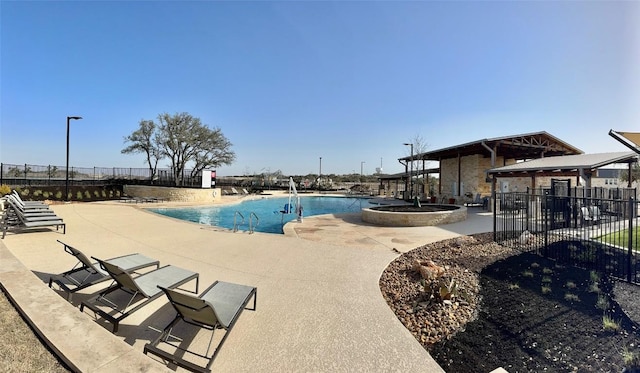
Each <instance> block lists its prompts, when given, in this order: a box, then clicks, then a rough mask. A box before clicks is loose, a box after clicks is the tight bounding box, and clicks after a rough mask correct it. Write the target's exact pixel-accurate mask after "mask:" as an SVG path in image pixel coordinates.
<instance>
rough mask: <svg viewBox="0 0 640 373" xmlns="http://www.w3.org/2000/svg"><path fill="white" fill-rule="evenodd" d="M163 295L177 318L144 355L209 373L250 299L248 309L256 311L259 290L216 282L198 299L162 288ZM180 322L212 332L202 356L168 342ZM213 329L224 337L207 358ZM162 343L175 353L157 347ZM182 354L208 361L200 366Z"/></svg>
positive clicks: (150, 344) (145, 350)
mask: <svg viewBox="0 0 640 373" xmlns="http://www.w3.org/2000/svg"><path fill="white" fill-rule="evenodd" d="M162 291H164V293H165V294H166V295H167V298H169V302H170V303H171V305H172V306H173V308H174V309H175V310H176V312H177V315H176V317H175V318H174V319H173V321H171V322H170V323H169V325H167V327H166V328H164V330H163V331H162V333H161V334H160V336H159V337H158V338H156V339H155V340H154V341H153V342H151V343H147V344H146V345H145V346H144V353H145V354H146V353H148V352H149V353H151V354H154V355H157V356H159V357H161V358H162V359H164V360H167V361H169V362H171V363H173V364H176V365H178V366H180V367H183V368H186V369H188V370H190V371H192V372H210V371H211V364H213V360H214V359H215V358H216V356H217V355H218V352H219V351H220V348H221V347H222V344H223V343H224V341H225V340H226V339H227V336H228V335H229V333H230V332H231V329H232V328H233V326H234V325H235V323H236V321H237V320H238V318H239V317H240V314H241V313H242V311H243V310H245V308H246V305H247V303H249V300H251V298H252V297H253V308H250V309H251V310H254V311H255V309H256V298H257V291H258V290H257V289H256V288H255V287H251V286H246V285H238V284H232V283H228V282H222V281H216V282H214V283H213V284H212V285H211V286H209V287H208V288H207V289H206V290H205V291H204V292H203V293H202V294H201V295H200V296H198V297H195V296H192V295H188V294H184V293H181V292H178V291H175V290H171V289H165V288H163V289H162ZM180 320H182V321H184V322H186V323H188V324H191V325H194V326H196V327H199V328H203V329H206V330H210V331H211V339H210V340H209V345H208V346H207V350H206V352H204V354H203V353H198V352H193V351H190V350H188V349H185V348H181V347H180V346H179V345H178V344H176V343H174V342H173V341H172V340H171V339H172V338H174V339H177V338H176V337H175V336H172V335H171V331H172V330H173V328H174V327H175V326H176V324H177V323H178V322H179V321H180ZM216 329H224V330H225V334H224V336H223V337H222V340H220V343H218V345H217V347H216V348H215V350H214V351H213V354H211V355H209V352H210V348H211V342H212V341H213V334H214V332H215V330H216ZM161 343H164V344H166V345H169V346H170V347H172V348H173V350H174V351H175V352H173V353H172V352H170V351H167V350H164V349H161V348H160V347H159V345H160V344H161ZM182 352H184V353H189V354H191V355H195V356H198V357H200V358H202V359H204V360H205V361H207V363H206V365H204V366H201V365H198V364H196V363H194V362H192V361H188V360H185V359H184V357H183V355H184V354H183V353H182Z"/></svg>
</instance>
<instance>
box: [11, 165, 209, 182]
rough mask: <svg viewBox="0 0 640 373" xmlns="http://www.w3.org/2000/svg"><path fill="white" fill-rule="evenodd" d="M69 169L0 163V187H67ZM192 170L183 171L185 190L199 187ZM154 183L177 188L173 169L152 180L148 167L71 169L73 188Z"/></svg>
mask: <svg viewBox="0 0 640 373" xmlns="http://www.w3.org/2000/svg"><path fill="white" fill-rule="evenodd" d="M66 170H67V169H66V167H64V166H55V165H47V166H42V165H30V164H22V165H17V164H7V163H0V185H1V184H10V185H22V186H35V185H64V184H65V183H66V177H67V175H66ZM191 171H192V170H190V169H186V170H184V171H183V174H182V176H183V183H182V186H185V187H199V186H201V185H202V176H201V175H198V176H196V177H190V175H191ZM123 181H125V182H127V183H133V184H153V185H161V186H175V181H174V179H173V171H172V170H171V169H170V168H162V169H158V170H157V174H156V176H155V177H154V178H153V179H152V178H151V170H150V169H148V168H133V167H129V168H126V167H110V168H109V167H93V168H88V167H69V184H70V185H108V184H115V183H122V182H123Z"/></svg>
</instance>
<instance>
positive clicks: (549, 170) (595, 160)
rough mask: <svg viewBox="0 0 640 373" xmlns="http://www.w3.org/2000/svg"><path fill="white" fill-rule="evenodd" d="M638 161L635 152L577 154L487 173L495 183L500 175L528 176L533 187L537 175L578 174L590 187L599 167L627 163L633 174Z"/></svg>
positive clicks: (515, 165) (533, 161)
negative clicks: (634, 164)
mask: <svg viewBox="0 0 640 373" xmlns="http://www.w3.org/2000/svg"><path fill="white" fill-rule="evenodd" d="M639 154H640V153H639ZM637 161H638V154H636V153H634V152H616V153H597V154H577V155H566V156H558V157H546V158H539V159H533V160H530V161H526V162H520V163H516V164H512V165H508V166H503V167H497V168H493V169H491V170H489V171H487V173H488V174H489V175H491V176H494V177H493V183H494V185H495V183H496V179H497V178H499V177H515V176H520V177H521V176H528V177H530V178H531V185H532V187H533V188H535V187H536V177H543V176H552V177H553V176H576V177H578V178H583V179H584V180H585V181H586V184H587V185H586V187H590V186H591V185H590V182H591V176H592V175H593V174H594V173H595V172H596V170H597V169H598V168H600V167H604V166H607V165H610V164H613V163H627V164H628V165H629V174H631V165H632V163H634V162H637ZM628 187H629V188H630V187H631V178H629V184H628ZM494 190H495V188H494Z"/></svg>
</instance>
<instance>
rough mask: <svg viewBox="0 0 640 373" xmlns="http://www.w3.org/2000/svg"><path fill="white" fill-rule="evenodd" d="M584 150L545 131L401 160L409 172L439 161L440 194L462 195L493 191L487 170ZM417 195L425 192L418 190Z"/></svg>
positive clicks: (461, 145) (456, 146) (490, 139)
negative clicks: (430, 162) (417, 166)
mask: <svg viewBox="0 0 640 373" xmlns="http://www.w3.org/2000/svg"><path fill="white" fill-rule="evenodd" d="M582 153H583V152H582V150H580V149H578V148H576V147H574V146H572V145H570V144H569V143H567V142H565V141H562V140H560V139H559V138H557V137H555V136H553V135H551V134H549V133H547V132H545V131H541V132H533V133H526V134H519V135H512V136H503V137H495V138H486V139H481V140H477V141H472V142H468V143H464V144H460V145H455V146H451V147H447V148H442V149H438V150H433V151H428V152H424V153H419V154H412V155H411V156H408V157H403V158H399V159H398V161H399V162H400V163H402V164H403V165H404V166H405V174H408V173H409V168H410V166H411V163H413V164H416V161H422V162H419V163H418V164H420V163H421V164H422V165H423V166H422V167H423V169H426V168H425V164H426V162H428V161H437V162H439V167H438V171H439V185H438V190H437V194H438V195H439V196H447V197H453V198H459V197H461V196H464V195H468V194H471V195H476V194H481V195H489V194H491V190H492V189H491V188H492V180H491V179H490V178H489V177H488V176H489V175H488V174H487V170H490V169H493V168H496V167H501V166H508V165H512V164H516V163H518V162H521V161H523V160H530V159H537V158H543V157H553V156H566V155H577V154H582ZM415 194H425V191H424V190H417V191H416V193H415Z"/></svg>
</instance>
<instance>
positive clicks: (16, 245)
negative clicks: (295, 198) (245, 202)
mask: <svg viewBox="0 0 640 373" xmlns="http://www.w3.org/2000/svg"><path fill="white" fill-rule="evenodd" d="M140 207H144V206H132V205H130V204H123V203H117V202H105V203H81V204H66V205H54V206H52V209H53V210H54V211H55V212H56V214H58V215H60V216H61V217H62V218H63V219H64V221H65V223H67V234H66V235H63V234H61V233H58V232H56V231H55V230H47V229H45V230H42V231H33V230H32V231H25V232H23V233H8V234H7V236H6V238H5V239H4V240H3V241H2V244H0V259H2V260H1V261H0V284H2V286H3V288H4V289H5V291H6V292H7V293H8V295H9V296H10V297H11V298H12V299H13V301H14V302H15V303H17V305H18V307H19V308H20V309H22V310H24V311H25V313H26V317H27V318H28V319H30V321H31V322H32V323H33V324H34V325H35V326H36V328H37V329H39V330H40V332H41V333H42V334H43V336H44V338H45V340H48V341H51V343H52V344H53V345H54V346H55V349H57V350H59V351H60V353H61V354H62V355H64V356H65V358H66V359H67V360H68V361H69V362H70V363H71V365H72V366H74V367H77V368H78V370H81V371H96V372H98V371H99V372H109V371H116V370H122V369H123V367H128V369H124V370H128V371H131V370H132V369H134V370H139V371H167V368H166V365H164V364H162V363H160V362H156V360H154V358H153V357H147V356H144V355H143V354H142V350H143V346H144V344H145V343H147V342H148V341H150V340H152V339H154V338H155V337H156V336H157V332H156V331H155V330H154V329H161V328H162V327H164V326H165V325H166V323H168V322H169V321H170V320H171V318H172V317H173V316H174V312H173V311H172V309H171V307H170V306H169V305H168V304H167V302H166V299H164V298H161V299H158V300H156V301H154V302H153V303H151V304H149V305H148V306H146V307H144V308H143V309H141V310H140V311H138V312H136V313H134V314H133V315H132V316H130V317H128V318H127V319H125V320H124V321H123V322H122V323H121V324H120V330H119V332H118V334H117V335H116V336H114V335H111V333H109V332H108V331H107V330H106V329H105V328H103V327H102V326H100V324H98V323H96V322H94V321H93V314H91V313H90V311H88V312H87V311H85V313H84V314H83V313H80V311H79V310H78V309H77V307H76V308H74V307H73V306H72V305H70V304H69V303H68V302H66V301H65V300H64V298H63V297H62V296H59V295H56V292H55V291H53V290H51V289H49V288H48V287H47V284H46V282H47V281H48V277H49V275H50V274H56V273H60V272H63V271H65V270H68V269H69V268H71V267H72V266H73V265H74V264H75V261H74V259H73V258H72V257H71V256H70V255H68V254H66V253H64V251H63V248H62V245H60V244H59V243H58V242H56V240H61V241H64V242H66V243H68V244H70V245H72V246H75V247H77V248H78V249H80V250H83V251H84V252H85V253H86V254H89V255H92V256H95V257H98V258H110V257H115V256H119V255H124V254H129V253H134V252H138V253H142V254H144V255H147V256H149V257H152V258H156V259H158V260H160V262H161V264H162V265H165V264H172V265H176V266H179V267H182V268H186V269H189V270H192V271H195V272H198V273H200V289H201V290H202V289H204V288H205V287H206V286H208V285H209V284H211V283H212V282H213V281H215V280H222V281H228V282H236V283H240V284H245V285H251V286H256V287H257V288H258V299H257V310H256V311H249V310H247V311H244V312H243V314H242V315H241V316H240V319H239V320H238V323H237V324H236V326H235V327H234V329H233V331H232V332H231V334H230V335H229V338H228V339H227V341H226V342H225V344H224V346H223V348H222V349H221V351H220V353H219V355H218V357H217V358H216V360H215V362H214V364H213V367H212V368H213V370H218V371H225V372H226V371H233V372H236V371H252V372H253V371H269V372H271V371H288V372H291V371H296V372H297V371H318V372H319V371H325V372H326V371H331V372H334V371H349V372H351V371H414V372H442V371H443V370H442V369H441V368H440V367H439V366H438V365H437V363H435V361H434V360H433V359H432V358H431V356H430V355H429V354H428V353H427V352H426V351H425V350H424V349H423V348H422V346H421V345H420V344H419V343H418V342H417V341H416V340H415V339H414V338H413V336H412V335H411V334H410V333H409V332H408V331H407V330H406V329H405V328H404V326H403V325H402V324H401V323H400V321H399V320H398V319H397V318H396V316H395V315H394V314H393V312H392V311H391V310H390V308H389V307H388V306H387V304H386V302H385V301H384V299H383V298H382V295H381V293H380V288H379V286H378V280H379V277H380V274H381V273H382V271H383V270H384V269H385V268H386V266H387V265H388V264H389V262H391V261H392V260H393V259H394V258H396V257H397V256H398V255H399V254H398V252H397V251H399V252H406V251H409V250H411V249H413V248H415V247H418V246H421V245H424V244H426V243H429V242H435V241H439V240H442V239H447V238H451V237H456V236H458V235H461V234H471V233H479V232H487V231H490V230H491V227H492V225H491V224H492V216H491V214H490V213H487V212H481V211H480V210H478V212H476V211H474V210H473V209H470V211H469V214H468V215H469V218H468V219H467V220H466V221H465V222H460V223H455V224H450V225H445V226H439V227H410V228H384V227H378V226H372V225H368V224H366V223H362V222H361V221H360V220H359V217H358V214H348V215H338V216H332V215H323V216H318V217H306V218H304V221H303V222H302V223H297V222H292V223H289V224H287V226H286V227H285V233H286V234H285V235H276V234H263V233H255V234H248V233H242V232H238V233H231V232H229V231H226V230H221V229H215V228H211V227H207V226H202V225H198V224H195V223H189V222H183V221H177V220H175V219H171V218H167V217H163V216H159V215H156V214H152V213H149V212H146V211H143V210H142V209H141V208H140ZM4 246H6V248H5V247H4ZM394 249H395V250H394ZM14 257H15V260H14V259H13V258H14ZM32 274H35V275H32ZM105 286H107V283H104V284H103V285H96V286H94V287H90V288H87V289H85V290H84V291H82V292H80V293H77V294H76V295H74V302H73V304H74V305H76V306H77V305H78V304H79V302H80V301H82V300H84V299H87V298H88V297H89V296H90V295H93V294H95V293H96V292H98V291H99V290H100V289H102V288H104V287H105ZM187 286H188V285H187ZM21 289H23V290H21ZM25 289H28V290H25ZM51 295H54V296H53V297H52V296H51ZM201 337H202V335H201V334H199V335H198V336H197V338H196V339H194V340H193V341H192V342H191V343H192V346H193V345H195V346H205V347H206V343H207V342H208V337H207V338H201ZM105 346H108V347H105ZM134 367H135V368H134ZM177 371H182V370H181V369H178V370H177Z"/></svg>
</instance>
